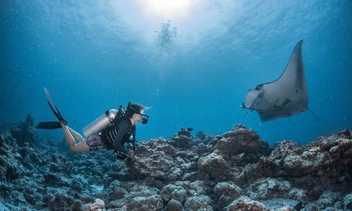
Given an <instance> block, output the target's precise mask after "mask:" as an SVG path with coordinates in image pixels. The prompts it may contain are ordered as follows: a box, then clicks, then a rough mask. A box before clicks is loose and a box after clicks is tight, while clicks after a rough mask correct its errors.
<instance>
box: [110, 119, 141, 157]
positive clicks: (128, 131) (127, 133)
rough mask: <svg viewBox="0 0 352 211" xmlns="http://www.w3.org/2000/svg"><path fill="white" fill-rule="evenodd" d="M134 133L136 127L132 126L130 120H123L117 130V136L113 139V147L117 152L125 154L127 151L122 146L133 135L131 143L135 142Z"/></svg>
mask: <svg viewBox="0 0 352 211" xmlns="http://www.w3.org/2000/svg"><path fill="white" fill-rule="evenodd" d="M135 131H136V127H135V126H134V125H132V123H131V120H130V119H124V120H123V121H122V122H120V124H119V125H118V128H117V134H116V136H115V139H114V143H113V144H114V147H115V149H116V150H117V151H119V152H123V153H125V154H127V150H126V149H125V147H124V144H125V143H126V142H128V141H129V140H130V137H131V135H132V134H133V141H135V138H136V136H135Z"/></svg>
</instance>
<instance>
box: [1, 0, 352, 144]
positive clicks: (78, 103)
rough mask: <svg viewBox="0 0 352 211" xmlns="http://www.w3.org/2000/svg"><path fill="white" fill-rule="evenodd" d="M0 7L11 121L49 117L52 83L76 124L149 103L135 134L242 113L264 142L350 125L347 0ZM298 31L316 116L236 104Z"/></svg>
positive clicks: (31, 2)
mask: <svg viewBox="0 0 352 211" xmlns="http://www.w3.org/2000/svg"><path fill="white" fill-rule="evenodd" d="M165 2H167V3H165ZM0 8H1V13H0V15H1V18H0V21H1V26H0V31H1V34H0V49H1V51H0V71H1V73H0V76H1V83H0V89H1V95H0V102H1V104H0V119H1V120H2V121H4V122H5V123H6V124H7V125H8V126H9V125H10V124H11V123H15V122H18V121H23V120H24V119H25V117H26V115H27V114H28V113H30V112H32V113H33V115H34V117H35V121H36V123H37V122H39V121H47V120H55V117H54V115H53V114H52V113H51V111H50V109H49V107H48V105H47V102H46V99H45V94H44V90H43V88H44V87H47V88H48V89H49V90H50V91H51V93H52V95H53V98H54V101H55V103H56V105H57V107H58V108H59V109H60V112H61V113H62V115H63V116H64V117H65V118H66V119H67V120H68V121H69V125H70V127H72V128H73V129H76V130H77V131H81V129H82V128H83V127H85V126H86V125H87V124H89V123H90V122H91V121H93V120H94V119H96V118H97V117H99V116H100V115H102V114H103V113H104V112H105V110H107V109H110V108H117V107H118V106H119V105H121V104H122V105H124V106H126V105H127V103H128V101H129V100H132V101H133V102H137V103H141V104H144V105H146V106H151V107H152V108H151V109H149V110H147V111H146V114H148V115H150V119H149V123H148V124H147V125H138V126H137V139H138V140H149V139H151V138H157V137H166V138H167V137H171V136H172V134H174V133H176V132H177V131H178V130H179V129H180V128H181V127H192V128H194V131H193V133H194V134H193V135H195V133H196V132H197V131H203V132H205V133H207V134H210V135H215V134H223V133H225V132H226V131H228V130H231V128H232V127H233V126H234V125H235V124H244V125H245V126H247V127H249V128H252V129H254V130H255V131H257V132H258V133H259V135H260V137H261V138H262V139H263V140H266V141H268V142H269V143H275V142H278V141H282V140H293V141H296V142H299V143H301V144H305V143H308V142H310V141H313V140H314V139H315V138H317V137H318V136H320V135H330V134H332V133H335V132H337V131H340V130H342V129H344V128H349V129H352V121H351V118H352V98H351V91H352V37H351V34H352V24H351V21H352V2H351V1H349V0H340V1H335V0H330V1H329V0H327V1H318V0H314V1H303V0H299V1H244V0H241V1H232V0H224V1H215V0H199V1H187V0H178V1H171V0H170V1H157V0H145V1H136V0H121V1H113V0H98V1H77V0H71V1H69V0H64V1H62V0H50V1H37V0H26V1H21V0H1V1H0ZM302 39H303V40H304V43H303V59H304V65H305V71H306V72H305V73H306V80H307V87H308V92H309V108H310V110H312V111H313V112H314V113H315V114H316V115H317V116H318V117H319V119H320V121H318V120H317V119H316V118H315V117H314V116H313V115H312V114H311V113H310V112H309V111H306V112H304V113H302V114H299V115H295V116H292V117H288V118H282V119H277V120H273V121H269V122H264V123H261V122H260V119H259V116H258V114H257V113H256V112H255V111H250V110H247V109H242V108H240V105H241V104H242V102H243V100H244V99H245V96H246V94H247V92H248V90H249V89H250V88H251V87H253V86H255V85H257V84H261V83H265V82H270V81H274V80H276V79H277V78H278V77H279V76H280V75H281V74H282V72H283V70H284V68H285V67H286V64H287V62H288V60H289V58H290V56H291V53H292V50H293V48H294V47H295V45H296V43H297V42H298V41H299V40H302ZM45 132H48V131H45ZM49 132H50V133H53V131H49ZM56 132H57V133H58V135H59V136H60V135H61V136H62V134H61V131H56ZM39 133H44V132H43V131H39Z"/></svg>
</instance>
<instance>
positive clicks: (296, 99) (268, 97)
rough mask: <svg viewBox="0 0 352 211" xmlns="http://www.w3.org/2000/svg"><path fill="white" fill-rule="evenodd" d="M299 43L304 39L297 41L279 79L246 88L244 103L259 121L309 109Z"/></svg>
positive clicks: (300, 44)
mask: <svg viewBox="0 0 352 211" xmlns="http://www.w3.org/2000/svg"><path fill="white" fill-rule="evenodd" d="M302 44H303V40H301V41H299V42H298V43H297V45H296V47H295V49H294V50H293V53H292V55H291V58H290V61H289V62H288V64H287V66H286V69H285V71H284V72H283V73H282V75H281V76H280V78H279V79H277V80H276V81H273V82H271V83H265V84H261V85H258V86H256V87H254V88H252V89H250V90H249V92H248V94H247V96H246V99H245V100H244V102H243V107H244V108H248V109H252V110H256V111H257V112H258V114H259V116H260V119H261V121H263V122H264V121H268V120H273V119H277V118H281V117H287V116H292V115H295V114H298V113H302V112H304V111H306V110H307V109H308V93H307V87H306V79H305V75H304V66H303V58H302Z"/></svg>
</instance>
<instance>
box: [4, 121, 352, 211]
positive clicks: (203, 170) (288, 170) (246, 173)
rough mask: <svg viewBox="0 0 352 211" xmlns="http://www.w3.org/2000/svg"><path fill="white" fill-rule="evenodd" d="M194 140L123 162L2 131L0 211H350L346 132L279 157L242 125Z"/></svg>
mask: <svg viewBox="0 0 352 211" xmlns="http://www.w3.org/2000/svg"><path fill="white" fill-rule="evenodd" d="M347 131H348V130H347ZM197 134H198V135H197V136H196V137H193V136H192V135H191V131H189V130H187V129H181V130H180V131H179V132H178V133H177V134H175V135H174V136H173V137H172V138H171V139H170V140H168V139H164V138H157V139H152V140H150V141H140V142H138V145H137V149H136V151H134V152H133V153H132V155H131V157H129V158H127V159H126V160H125V161H120V160H117V159H116V157H115V155H114V154H113V152H111V151H106V150H101V151H96V152H90V153H84V154H79V153H77V154H74V153H70V152H69V148H68V147H66V142H65V140H63V139H60V140H42V139H40V138H39V137H38V135H37V134H36V131H35V130H34V129H33V127H32V125H31V124H27V123H18V124H15V125H13V126H12V127H11V133H9V132H7V131H6V130H5V129H3V128H2V129H1V133H0V186H1V187H0V210H1V211H3V210H4V211H5V210H77V211H78V210H111V211H112V210H133V211H138V210H160V211H178V210H180V211H181V210H186V211H193V210H204V211H208V210H209V211H212V210H215V211H216V210H219V211H220V210H226V211H232V210H253V211H254V210H255V211H260V210H282V211H284V210H304V211H315V210H326V211H328V210H329V211H333V210H351V209H352V180H351V173H352V139H351V136H350V134H348V133H347V132H343V133H342V132H340V133H336V134H334V135H332V136H329V137H318V138H317V139H316V140H315V141H313V142H311V143H309V144H308V145H305V146H301V145H299V144H298V143H295V142H293V141H287V140H284V141H282V142H280V143H278V144H277V145H276V146H274V147H270V146H269V144H268V143H267V142H265V141H263V140H261V139H260V137H259V135H258V134H257V133H256V132H255V131H253V130H251V129H249V128H246V127H245V126H243V125H236V126H235V127H234V128H232V130H231V131H228V132H226V133H224V134H223V135H218V136H215V137H211V138H209V137H210V136H207V135H205V134H204V133H197ZM200 137H203V138H204V142H202V141H201V138H200ZM193 140H196V141H195V142H196V144H195V143H194V141H193ZM63 146H65V147H64V149H63Z"/></svg>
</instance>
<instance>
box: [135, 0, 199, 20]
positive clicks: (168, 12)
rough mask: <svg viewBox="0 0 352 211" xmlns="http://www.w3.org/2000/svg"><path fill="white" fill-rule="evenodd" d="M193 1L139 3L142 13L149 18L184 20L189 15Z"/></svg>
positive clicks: (149, 1) (147, 1)
mask: <svg viewBox="0 0 352 211" xmlns="http://www.w3.org/2000/svg"><path fill="white" fill-rule="evenodd" d="M193 2H194V1H191V0H144V1H140V3H141V4H142V5H141V6H142V7H143V9H144V11H145V12H146V13H147V14H148V15H150V16H159V17H161V18H166V19H172V18H184V17H187V15H189V12H190V9H191V7H192V5H193V4H194V3H193Z"/></svg>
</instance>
